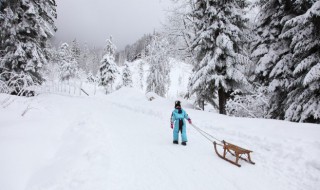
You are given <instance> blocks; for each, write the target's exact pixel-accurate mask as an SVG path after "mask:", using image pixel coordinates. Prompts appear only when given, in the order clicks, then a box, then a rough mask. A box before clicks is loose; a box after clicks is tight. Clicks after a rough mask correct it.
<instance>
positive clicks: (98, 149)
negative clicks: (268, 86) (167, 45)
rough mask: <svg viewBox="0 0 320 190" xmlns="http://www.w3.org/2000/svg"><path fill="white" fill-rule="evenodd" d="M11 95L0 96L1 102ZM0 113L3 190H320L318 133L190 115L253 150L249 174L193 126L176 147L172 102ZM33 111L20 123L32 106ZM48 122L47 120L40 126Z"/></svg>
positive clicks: (132, 96)
mask: <svg viewBox="0 0 320 190" xmlns="http://www.w3.org/2000/svg"><path fill="white" fill-rule="evenodd" d="M4 99H5V96H2V95H1V96H0V103H1V101H2V100H4ZM30 101H31V100H30V99H23V98H21V99H18V100H15V101H14V102H13V103H12V104H11V105H10V106H8V107H6V108H3V107H1V108H0V114H1V115H0V116H1V119H0V152H1V154H2V156H1V157H0V168H2V169H1V170H0V187H1V189H5V190H73V189H74V190H93V189H94V190H99V189H101V190H102V189H104V190H105V189H112V190H114V189H115V190H116V189H122V190H125V189H137V190H140V189H159V190H160V189H166V190H170V189H172V190H174V189H184V190H189V189H190V190H194V189H201V190H206V189H208V190H209V189H230V190H233V189H234V190H245V189H246V190H247V189H249V190H251V189H252V190H253V189H259V190H264V189H266V190H267V189H268V190H269V189H279V190H299V189H308V190H316V189H317V188H318V187H319V185H320V182H319V181H320V179H319V178H320V161H319V160H318V159H317V157H318V156H319V155H320V140H319V138H318V137H319V134H320V127H319V126H316V125H306V124H293V123H288V122H282V121H272V120H259V119H240V118H229V117H226V116H220V115H216V114H212V113H205V112H200V111H195V110H188V109H187V111H188V112H189V115H190V116H191V117H192V119H193V121H194V123H195V124H196V125H198V126H201V127H202V128H203V129H205V130H207V131H209V132H210V133H212V134H215V135H216V136H217V137H219V138H224V139H226V140H230V141H231V142H236V143H237V144H240V145H243V146H244V147H246V148H249V149H252V150H254V153H253V155H252V156H253V160H254V161H255V162H256V163H257V165H255V166H252V165H249V164H246V163H244V162H241V164H242V167H241V168H238V167H235V166H233V165H231V164H229V163H227V162H225V161H223V160H221V159H219V158H218V157H217V156H216V155H215V153H214V150H213V146H212V145H211V144H210V143H209V142H208V141H207V140H206V139H204V138H203V137H202V136H200V135H199V134H198V133H197V132H196V131H195V130H193V129H192V128H190V127H189V129H188V136H189V143H188V146H186V147H183V146H181V145H173V144H172V131H171V129H170V128H169V116H170V111H171V109H172V102H170V101H168V100H164V99H159V100H156V101H153V102H148V101H146V99H145V97H144V95H143V94H140V93H139V92H136V91H134V90H131V89H123V90H120V91H119V92H116V93H114V94H112V95H109V96H107V97H94V98H72V97H63V96H55V95H42V96H40V97H36V98H35V99H34V100H32V101H31V103H30ZM28 105H32V107H33V109H31V110H30V111H29V112H27V113H26V115H25V116H24V117H21V113H22V112H23V111H24V109H25V107H27V106H28ZM39 117H41V119H39Z"/></svg>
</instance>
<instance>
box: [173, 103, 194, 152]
mask: <svg viewBox="0 0 320 190" xmlns="http://www.w3.org/2000/svg"><path fill="white" fill-rule="evenodd" d="M174 108H175V110H173V112H172V114H171V129H173V144H178V142H179V131H181V138H182V143H181V144H182V145H184V146H186V145H187V141H188V139H187V129H186V122H185V119H187V120H188V122H189V123H190V124H192V122H191V119H190V117H189V116H188V114H187V113H186V112H185V111H184V110H183V109H182V108H181V103H180V101H176V102H175V105H174Z"/></svg>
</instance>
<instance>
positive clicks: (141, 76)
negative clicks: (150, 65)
mask: <svg viewBox="0 0 320 190" xmlns="http://www.w3.org/2000/svg"><path fill="white" fill-rule="evenodd" d="M143 66H144V61H142V60H141V61H140V63H139V82H140V88H141V89H143V82H144V69H143Z"/></svg>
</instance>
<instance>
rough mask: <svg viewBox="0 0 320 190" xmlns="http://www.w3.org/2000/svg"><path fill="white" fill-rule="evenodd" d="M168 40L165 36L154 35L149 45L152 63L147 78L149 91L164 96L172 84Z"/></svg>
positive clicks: (149, 59) (149, 58)
mask: <svg viewBox="0 0 320 190" xmlns="http://www.w3.org/2000/svg"><path fill="white" fill-rule="evenodd" d="M167 46H168V41H167V40H166V39H165V38H162V39H161V38H160V37H158V36H154V37H153V40H152V42H151V44H150V45H149V47H148V51H149V57H148V61H149V63H150V69H149V76H148V78H147V92H155V93H156V94H158V95H159V96H162V97H164V96H165V95H166V93H167V91H168V88H169V85H170V78H169V73H170V66H169V58H168V55H167V54H168V52H167V50H168V47H167Z"/></svg>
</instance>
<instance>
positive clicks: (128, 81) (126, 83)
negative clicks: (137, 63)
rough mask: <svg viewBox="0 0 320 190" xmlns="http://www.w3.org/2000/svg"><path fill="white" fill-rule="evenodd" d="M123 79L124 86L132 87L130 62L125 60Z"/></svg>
mask: <svg viewBox="0 0 320 190" xmlns="http://www.w3.org/2000/svg"><path fill="white" fill-rule="evenodd" d="M122 81H123V86H126V87H132V75H131V71H130V68H129V64H128V62H125V67H124V69H123V72H122Z"/></svg>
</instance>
